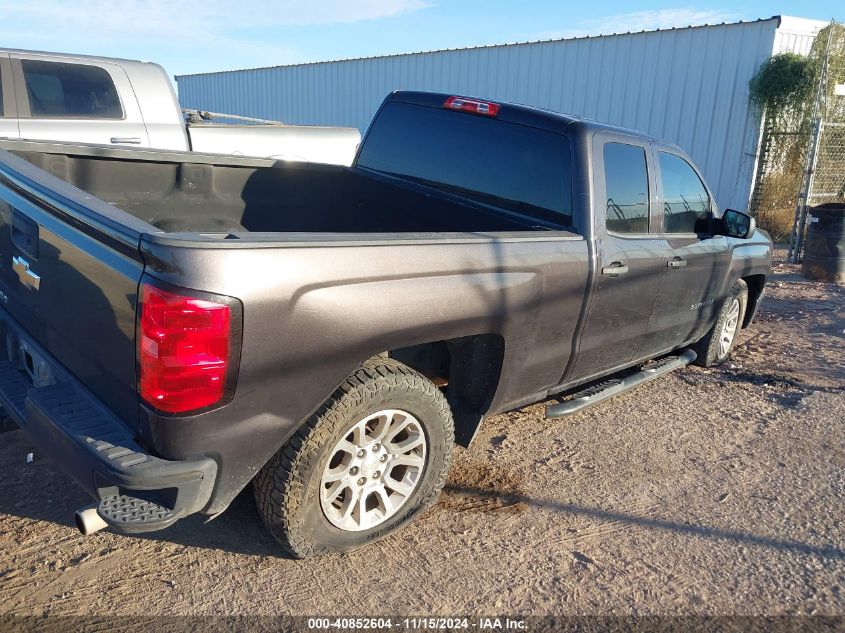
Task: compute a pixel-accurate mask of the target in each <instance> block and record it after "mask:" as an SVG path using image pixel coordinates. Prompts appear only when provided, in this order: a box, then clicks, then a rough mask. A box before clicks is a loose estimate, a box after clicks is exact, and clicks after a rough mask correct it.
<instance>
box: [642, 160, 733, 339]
mask: <svg viewBox="0 0 845 633" xmlns="http://www.w3.org/2000/svg"><path fill="white" fill-rule="evenodd" d="M654 154H655V156H654V158H655V160H654V163H655V166H656V171H657V182H658V195H659V198H660V211H661V217H660V226H661V235H662V237H663V239H664V262H663V267H664V280H663V283H662V285H661V288H660V294H659V295H658V298H657V304H656V305H655V310H654V318H653V320H652V331H653V336H654V340H653V342H652V347H653V348H654V349H655V353H657V352H661V351H668V350H670V349H672V348H675V347H678V346H680V345H683V344H686V343H688V342H691V341H693V340H695V339H697V338H699V337H700V336H701V335H702V334H704V332H706V331H707V329H708V328H709V327H710V326H711V325H712V324H713V322H714V320H715V318H716V314H717V313H718V310H719V308H720V304H721V302H722V300H723V299H724V297H725V293H726V292H727V288H725V287H724V285H725V280H726V278H727V271H728V267H729V265H730V251H729V248H728V241H727V238H725V237H723V236H721V235H713V231H712V228H713V221H712V220H713V218H714V216H715V214H716V205H715V203H714V201H713V197H712V195H711V194H710V192H709V191H708V189H707V187H706V185H705V184H704V179H703V178H702V177H701V174H700V173H699V172H698V170H697V169H696V168H695V167H694V166H693V164H692V161H691V160H690V159H689V158H688V157H686V156H684V155H683V154H681V153H680V152H678V151H677V150H675V149H673V148H670V147H660V146H657V147H655V148H654Z"/></svg>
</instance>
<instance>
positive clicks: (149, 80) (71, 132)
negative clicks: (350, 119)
mask: <svg viewBox="0 0 845 633" xmlns="http://www.w3.org/2000/svg"><path fill="white" fill-rule="evenodd" d="M0 92H1V93H2V99H0V101H2V103H0V105H2V107H1V108H0V137H7V138H19V139H30V140H49V141H60V142H71V143H90V144H95V145H103V146H110V147H139V148H155V149H166V150H176V151H197V152H213V153H221V154H235V155H241V156H268V157H275V158H279V159H286V160H299V161H302V160H310V161H312V162H321V163H329V164H342V165H348V164H350V163H351V161H352V158H353V156H354V155H355V150H356V148H357V145H358V142H359V141H360V138H361V137H360V133H359V132H358V130H355V129H352V128H328V127H309V126H291V125H282V124H281V123H278V122H265V123H266V124H260V123H261V122H260V120H258V119H255V120H251V123H253V124H243V125H241V124H232V123H229V124H225V123H224V124H220V123H215V122H200V123H196V122H192V121H189V120H186V117H185V114H184V113H183V111H182V110H181V108H180V106H179V102H178V99H177V97H176V93H175V91H174V89H173V84H172V83H171V82H170V79H169V77H168V76H167V73H166V72H165V70H164V69H163V68H162V67H161V66H159V65H158V64H154V63H150V62H141V61H134V60H128V59H117V58H108V57H92V56H86V55H70V54H63V53H47V52H40V51H23V50H10V49H6V50H4V49H0ZM236 118H237V117H236Z"/></svg>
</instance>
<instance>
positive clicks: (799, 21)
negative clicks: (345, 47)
mask: <svg viewBox="0 0 845 633" xmlns="http://www.w3.org/2000/svg"><path fill="white" fill-rule="evenodd" d="M770 21H777V25H776V28H780V27H781V24H782V21H788V24H789V25H790V29H795V30H796V32H800V33H802V34H807V33H808V31H809V30H812V29H814V30H813V32H812V34H813V35H815V33H817V32H818V30H819V29H820V28H822V27H823V26H825V25H826V24H827V23H826V22H821V21H819V20H809V19H806V18H795V17H791V16H780V15H773V16H772V17H770V18H760V19H758V20H739V21H738V22H720V23H718V24H695V25H689V26H681V27H672V28H668V29H650V30H642V31H627V32H624V33H622V32H620V33H597V34H595V35H579V36H574V37H561V38H550V39H547V40H530V41H525V42H503V43H500V44H484V45H480V46H464V47H459V48H441V49H434V50H427V51H410V52H407V53H390V54H385V55H371V56H363V57H344V58H339V59H327V60H320V61H314V62H300V63H297V64H278V65H274V66H255V67H250V68H235V69H231V70H215V71H208V72H204V73H191V74H187V75H176V79H177V80H178V78H179V77H196V76H201V75H221V74H226V73H239V72H249V71H254V70H270V69H273V68H296V67H301V66H316V65H320V64H335V63H338V62H356V61H366V60H376V59H389V58H393V57H407V56H411V55H431V54H435V53H451V52H457V51H469V50H484V49H491V48H503V47H508V46H523V45H526V44H544V43H549V42H569V41H576V40H590V39H598V38H604V37H619V36H625V35H638V34H641V33H660V32H665V31H686V30H692V29H702V28H708V27H713V26H733V25H741V24H754V23H758V22H770ZM819 25H820V26H819Z"/></svg>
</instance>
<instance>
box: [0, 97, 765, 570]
mask: <svg viewBox="0 0 845 633" xmlns="http://www.w3.org/2000/svg"><path fill="white" fill-rule="evenodd" d="M0 148H3V149H5V150H6V151H0V328H2V336H3V340H5V343H6V345H5V352H6V353H5V356H4V357H3V362H2V363H0V402H2V405H3V407H4V408H5V410H6V413H7V414H8V416H9V417H11V418H12V419H13V420H14V421H15V422H16V423H17V424H18V425H19V426H20V427H22V428H23V429H24V430H25V431H26V432H27V433H28V434H29V435H30V436H31V438H32V440H33V441H34V442H35V444H36V445H37V446H38V448H39V450H41V451H43V453H45V454H46V455H48V456H49V457H50V458H51V459H52V460H54V461H55V463H56V464H57V465H58V466H60V467H62V468H63V469H65V470H66V471H68V472H69V473H71V474H72V476H73V477H74V478H75V479H76V481H77V482H78V483H79V484H80V485H81V486H82V487H83V488H84V489H85V490H87V491H88V492H89V493H90V494H91V495H92V497H93V498H94V499H95V500H96V503H95V504H94V505H92V506H90V507H88V508H84V509H82V510H80V511H79V512H78V513H77V515H76V516H77V523H78V525H79V527H80V529H81V530H82V531H83V532H84V533H90V532H93V531H96V530H97V529H100V528H102V527H105V526H110V527H112V528H113V529H115V530H117V531H121V532H126V533H133V532H143V531H150V530H158V529H162V528H165V527H167V526H169V525H171V524H172V523H174V522H175V521H177V520H179V519H180V518H183V517H185V516H186V515H189V514H192V513H201V514H204V515H210V516H213V515H216V514H218V513H220V512H223V511H224V510H225V509H226V507H227V506H228V505H229V504H230V503H231V501H232V500H233V498H234V497H235V496H236V495H237V494H238V493H239V492H240V491H241V490H242V489H243V488H244V487H245V486H247V485H248V484H249V483H250V482H252V484H253V488H254V491H255V496H256V499H257V504H258V508H259V510H260V513H261V514H262V516H263V519H264V521H265V522H266V525H267V527H268V528H269V530H270V531H271V532H272V534H273V535H274V537H275V538H276V539H277V540H278V541H279V543H280V544H281V545H282V546H283V547H284V548H285V549H286V550H287V551H288V552H289V553H290V554H292V555H294V556H300V557H305V556H310V555H315V554H321V553H325V552H330V551H343V550H348V549H352V548H355V547H359V546H361V545H364V544H366V543H369V542H372V541H374V540H376V539H378V538H381V537H382V536H384V535H385V534H387V533H389V532H390V531H392V530H394V529H395V528H397V527H398V526H400V525H402V524H404V523H406V522H407V521H409V520H410V519H411V518H412V517H414V516H415V515H417V514H418V513H419V512H420V511H421V510H422V509H424V508H426V507H427V506H429V505H430V504H431V503H432V502H433V501H434V500H435V498H436V496H437V494H438V492H439V490H440V488H441V487H442V486H443V483H444V479H445V477H446V473H447V469H448V466H449V463H450V454H451V452H452V448H453V443H454V442H458V443H460V444H463V445H468V444H469V442H470V441H471V440H472V438H473V436H474V434H475V432H476V429H477V427H478V425H479V422H480V421H481V419H482V417H483V416H485V415H490V414H495V413H498V412H502V411H506V410H508V409H513V408H515V407H519V406H522V405H525V404H528V403H531V402H535V401H540V400H543V399H544V398H547V397H548V396H550V395H553V394H562V395H561V396H560V397H559V398H558V400H557V401H556V403H554V404H552V405H551V406H549V407H548V409H547V414H548V415H549V416H552V417H554V416H563V415H567V414H569V413H572V412H574V411H577V410H579V409H582V408H583V407H585V406H588V405H590V404H593V403H595V402H600V401H601V400H603V399H604V398H607V397H609V396H611V395H613V394H615V393H619V392H620V391H624V390H626V389H630V388H632V387H633V386H635V385H638V384H640V383H642V382H644V381H646V380H649V379H651V378H654V377H656V376H659V375H661V374H663V373H665V372H666V371H669V370H671V369H674V368H677V367H680V366H682V365H684V364H687V363H689V362H691V361H693V360H695V361H696V362H698V363H700V364H702V365H711V364H714V363H718V362H720V361H722V360H724V359H725V358H726V357H727V356H728V354H729V352H730V349H731V346H732V344H733V342H734V340H735V338H736V336H737V332H738V331H739V330H740V328H743V327H747V326H748V325H749V324H750V322H751V320H752V317H753V316H754V314H755V312H756V310H757V308H758V306H759V304H760V301H761V298H762V296H763V290H764V286H765V282H766V276H767V275H768V274H769V270H770V263H771V251H772V245H771V241H770V240H769V238H768V236H767V235H765V233H763V232H762V231H759V230H755V227H754V223H753V220H752V219H751V218H749V217H748V216H747V215H745V214H743V213H739V212H737V211H731V210H728V211H725V212H724V213H722V212H720V211H719V210H718V209H717V208H716V206H715V204H714V201H713V197H712V195H711V193H710V192H709V190H708V189H707V186H706V185H705V183H704V180H703V178H702V177H701V175H700V174H699V172H698V170H697V169H696V167H695V165H694V164H693V162H692V161H691V160H690V158H689V157H688V156H687V155H686V154H685V153H684V152H683V151H682V150H681V149H679V148H677V147H675V146H672V145H668V144H666V143H662V142H660V141H658V140H655V139H652V138H648V137H647V136H644V135H642V134H639V133H637V132H633V131H631V130H625V129H620V128H616V127H611V126H607V125H602V124H599V123H596V122H592V121H588V120H583V119H580V118H577V117H572V116H565V115H560V114H554V113H551V112H546V111H540V110H535V109H531V108H526V107H520V106H515V105H508V104H499V103H492V102H489V101H481V100H477V99H468V98H461V97H454V96H450V95H442V94H431V93H414V92H397V93H394V94H391V95H390V96H388V97H387V99H386V100H385V102H384V104H383V105H382V106H381V108H380V110H379V111H378V113H377V114H376V116H375V118H374V120H373V123H372V125H371V126H370V129H369V130H368V132H367V134H366V136H365V138H364V141H363V143H362V146H361V148H360V150H359V151H358V154H357V157H356V159H355V162H354V164H353V165H352V166H351V167H340V166H329V165H313V164H304V163H303V164H282V163H274V162H273V161H270V160H267V159H247V158H234V157H223V156H212V155H201V154H196V153H190V154H189V153H182V152H159V151H145V150H136V151H128V150H120V149H113V148H104V147H98V146H80V145H60V144H48V143H39V142H23V141H3V142H0ZM608 376H611V377H610V378H607V377H608ZM603 377H604V378H603ZM689 422H690V423H693V422H694V421H689ZM679 423H685V422H684V421H679ZM209 529H213V528H209Z"/></svg>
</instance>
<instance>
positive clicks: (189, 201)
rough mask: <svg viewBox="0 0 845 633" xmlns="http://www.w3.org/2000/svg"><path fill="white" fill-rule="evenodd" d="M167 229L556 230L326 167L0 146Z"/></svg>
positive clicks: (547, 223) (543, 222)
mask: <svg viewBox="0 0 845 633" xmlns="http://www.w3.org/2000/svg"><path fill="white" fill-rule="evenodd" d="M0 148H4V149H8V150H9V151H11V152H12V153H13V154H15V155H17V156H19V157H21V158H23V159H24V160H26V161H28V162H30V163H32V164H33V165H35V166H37V167H39V168H41V169H43V170H45V171H47V172H49V173H51V174H53V175H54V176H57V177H58V178H61V179H62V180H64V181H66V182H68V183H69V184H71V185H73V186H75V187H77V188H79V189H82V190H83V191H85V192H87V193H89V194H91V195H92V196H95V197H96V198H99V199H101V200H103V201H105V202H108V203H109V204H111V205H113V206H115V207H118V208H120V209H122V210H124V211H126V212H127V213H129V214H131V215H133V216H135V217H136V218H138V219H140V220H143V221H144V222H146V223H148V224H151V225H152V226H154V227H156V228H158V229H159V230H161V231H164V232H167V233H206V234H207V233H212V234H214V233H219V234H221V235H222V236H225V235H227V234H231V233H243V232H261V233H266V232H279V233H287V232H296V233H303V232H305V233H307V232H317V233H367V232H378V233H418V232H495V231H532V230H544V229H545V230H548V229H561V228H565V227H561V226H556V225H555V224H554V223H553V222H552V221H551V220H548V219H544V218H537V217H531V216H529V215H522V214H520V213H515V212H512V211H507V210H504V209H501V208H498V207H495V206H493V205H488V204H484V203H483V202H478V203H472V202H468V201H467V200H466V199H465V198H458V197H457V196H452V195H450V194H449V193H447V192H442V191H438V190H435V189H432V188H430V187H427V186H424V185H420V184H416V183H411V182H408V181H403V180H399V179H393V178H390V177H388V176H383V175H378V174H375V173H373V172H369V171H366V170H363V169H356V168H346V167H340V166H334V165H316V164H308V163H288V162H283V161H273V160H270V159H254V158H233V157H229V156H219V155H212V154H207V155H198V154H195V153H185V152H161V151H137V150H136V151H126V150H112V149H105V148H101V147H96V146H84V145H63V144H47V143H28V142H0Z"/></svg>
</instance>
